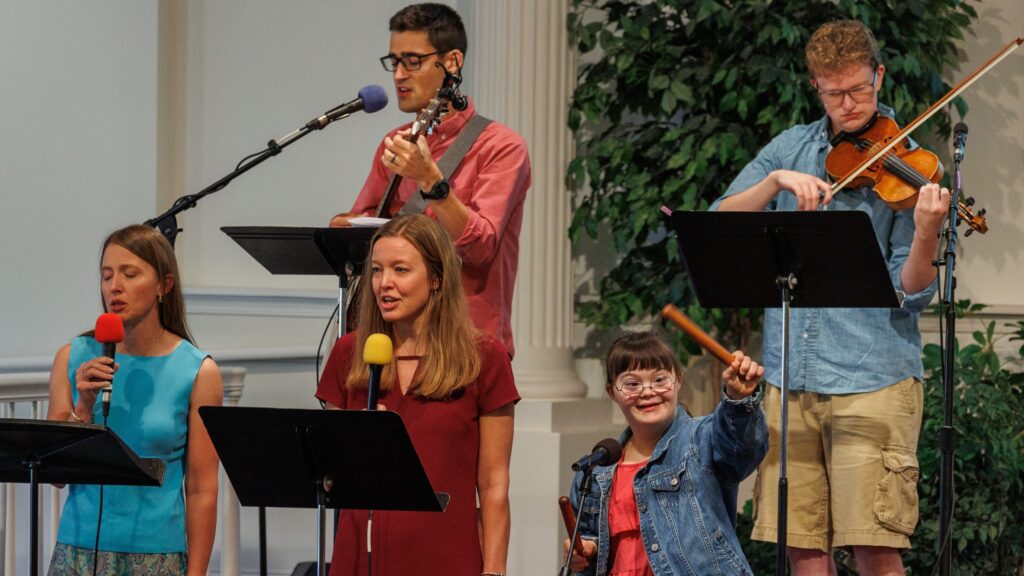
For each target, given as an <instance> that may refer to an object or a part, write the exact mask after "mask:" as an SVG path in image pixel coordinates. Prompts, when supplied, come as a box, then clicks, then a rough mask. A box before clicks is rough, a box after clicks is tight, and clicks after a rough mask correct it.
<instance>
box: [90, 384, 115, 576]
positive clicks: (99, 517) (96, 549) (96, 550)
mask: <svg viewBox="0 0 1024 576" xmlns="http://www.w3.org/2000/svg"><path fill="white" fill-rule="evenodd" d="M111 382H113V381H111ZM103 427H104V428H106V427H107V413H106V411H104V412H103ZM103 488H104V485H103V484H100V502H99V510H98V511H97V512H96V543H95V544H94V545H93V549H92V576H96V574H97V572H96V568H97V565H98V563H99V559H100V528H101V527H102V526H103Z"/></svg>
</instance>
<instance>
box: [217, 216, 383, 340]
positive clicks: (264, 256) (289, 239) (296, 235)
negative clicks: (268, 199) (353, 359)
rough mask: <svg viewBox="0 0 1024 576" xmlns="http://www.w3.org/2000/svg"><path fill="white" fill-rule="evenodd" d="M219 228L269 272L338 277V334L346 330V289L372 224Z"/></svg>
mask: <svg viewBox="0 0 1024 576" xmlns="http://www.w3.org/2000/svg"><path fill="white" fill-rule="evenodd" d="M221 230H222V231H223V232H224V233H225V234H227V235H228V236H230V237H231V239H232V240H234V241H235V242H237V243H238V245H239V246H241V247H242V248H243V249H244V250H245V251H246V252H248V253H249V255H250V256H252V257H253V258H254V259H255V260H256V261H257V262H259V263H260V264H262V265H263V267H264V268H266V269H267V271H268V272H270V273H271V274H301V275H307V276H308V275H317V276H337V277H338V290H339V293H338V335H339V336H340V335H342V334H344V333H345V291H346V290H347V289H348V285H349V280H350V278H352V277H354V276H358V275H359V274H360V273H361V272H362V264H363V261H364V260H366V254H367V252H369V249H370V238H371V237H372V236H373V233H374V232H376V231H377V228H376V227H372V226H352V227H347V228H293V227H287V226H224V227H222V228H221Z"/></svg>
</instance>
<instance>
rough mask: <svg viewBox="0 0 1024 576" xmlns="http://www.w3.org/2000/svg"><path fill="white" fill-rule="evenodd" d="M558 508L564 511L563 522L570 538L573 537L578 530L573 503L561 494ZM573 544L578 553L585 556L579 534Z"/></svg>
mask: <svg viewBox="0 0 1024 576" xmlns="http://www.w3.org/2000/svg"><path fill="white" fill-rule="evenodd" d="M558 509H559V510H561V511H562V522H564V523H565V531H566V532H567V533H568V534H569V538H572V534H573V532H575V531H576V514H575V513H574V512H573V511H572V503H571V502H569V498H568V497H567V496H559V498H558ZM572 546H573V548H575V549H576V553H577V554H579V555H580V556H583V542H581V541H580V537H579V536H576V540H575V541H574V542H573V543H572Z"/></svg>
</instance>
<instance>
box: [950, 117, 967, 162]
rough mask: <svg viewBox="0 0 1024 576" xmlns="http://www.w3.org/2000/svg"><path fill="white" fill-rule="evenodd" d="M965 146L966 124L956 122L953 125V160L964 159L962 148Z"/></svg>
mask: <svg viewBox="0 0 1024 576" xmlns="http://www.w3.org/2000/svg"><path fill="white" fill-rule="evenodd" d="M966 147H967V124H964V123H963V122H957V123H956V126H954V127H953V161H954V162H959V161H961V160H963V159H964V148H966Z"/></svg>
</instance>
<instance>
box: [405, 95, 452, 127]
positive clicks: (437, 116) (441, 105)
mask: <svg viewBox="0 0 1024 576" xmlns="http://www.w3.org/2000/svg"><path fill="white" fill-rule="evenodd" d="M447 113H448V101H447V100H446V99H445V98H444V97H443V96H442V95H441V93H440V92H439V93H438V95H437V96H434V97H433V98H431V99H430V102H429V103H428V104H427V105H426V107H425V108H423V110H420V113H419V115H417V116H416V120H415V121H413V123H412V131H411V136H412V137H413V138H415V137H417V136H420V135H421V134H431V133H433V131H434V128H437V126H438V125H439V124H440V123H441V117H442V116H444V115H445V114H447Z"/></svg>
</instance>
